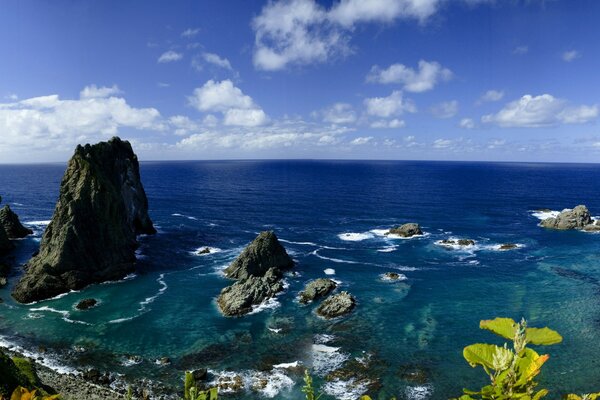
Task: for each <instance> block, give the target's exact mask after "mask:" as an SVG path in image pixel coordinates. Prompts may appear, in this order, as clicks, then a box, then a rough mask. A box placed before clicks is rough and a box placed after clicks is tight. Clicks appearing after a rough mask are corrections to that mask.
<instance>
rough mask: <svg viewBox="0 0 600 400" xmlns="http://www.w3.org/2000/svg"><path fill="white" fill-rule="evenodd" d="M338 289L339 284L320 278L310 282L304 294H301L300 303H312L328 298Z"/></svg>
mask: <svg viewBox="0 0 600 400" xmlns="http://www.w3.org/2000/svg"><path fill="white" fill-rule="evenodd" d="M336 287H337V283H335V282H334V281H332V280H331V279H327V278H319V279H315V280H314V281H310V282H309V283H308V284H307V285H306V286H305V287H304V290H303V291H302V292H300V296H299V297H300V299H299V300H300V303H304V304H306V303H310V302H311V301H315V300H318V299H320V298H322V297H325V296H327V295H328V294H329V293H331V291H332V290H334V289H335V288H336Z"/></svg>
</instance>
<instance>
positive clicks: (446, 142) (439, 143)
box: [433, 139, 452, 149]
mask: <svg viewBox="0 0 600 400" xmlns="http://www.w3.org/2000/svg"><path fill="white" fill-rule="evenodd" d="M450 146H452V140H450V139H436V140H434V141H433V148H434V149H447V148H449V147H450Z"/></svg>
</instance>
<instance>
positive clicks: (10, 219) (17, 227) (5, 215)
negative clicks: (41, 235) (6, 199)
mask: <svg viewBox="0 0 600 400" xmlns="http://www.w3.org/2000/svg"><path fill="white" fill-rule="evenodd" d="M0 225H1V226H2V227H3V228H4V231H5V232H6V235H7V236H8V238H9V239H22V238H24V237H25V236H27V235H31V234H32V233H33V231H32V230H31V229H29V228H26V227H24V226H23V225H22V224H21V221H19V217H18V216H17V214H15V213H14V212H13V211H12V210H11V209H10V206H9V205H5V206H4V207H2V208H1V209H0Z"/></svg>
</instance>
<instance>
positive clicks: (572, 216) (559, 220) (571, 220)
mask: <svg viewBox="0 0 600 400" xmlns="http://www.w3.org/2000/svg"><path fill="white" fill-rule="evenodd" d="M593 223H594V221H593V220H592V216H591V215H590V212H589V210H588V209H587V207H586V206H584V205H579V206H577V207H575V208H573V209H566V210H563V211H561V212H560V213H559V214H558V215H557V216H556V217H550V218H546V219H545V220H543V221H542V222H541V224H540V225H541V226H542V227H544V228H549V229H559V230H567V229H583V228H584V227H585V226H587V225H591V224H593Z"/></svg>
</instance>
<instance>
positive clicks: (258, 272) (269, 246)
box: [225, 231, 294, 279]
mask: <svg viewBox="0 0 600 400" xmlns="http://www.w3.org/2000/svg"><path fill="white" fill-rule="evenodd" d="M293 266H294V261H293V260H292V259H291V257H290V256H289V255H288V254H287V252H286V251H285V248H284V247H283V246H282V245H281V243H279V240H278V239H277V236H275V233H273V232H272V231H268V232H261V233H260V234H259V235H258V236H257V237H256V239H254V240H253V241H252V243H250V244H249V245H248V246H247V247H246V248H245V249H244V251H243V252H242V253H241V254H240V255H239V256H238V257H237V258H236V259H235V260H234V261H233V262H232V263H231V265H230V266H229V267H227V269H226V270H225V275H226V276H227V277H228V278H233V279H245V278H248V277H249V276H263V275H264V274H265V273H266V272H267V271H268V270H269V269H271V268H275V269H277V270H280V271H283V270H286V269H290V268H292V267H293Z"/></svg>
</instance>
